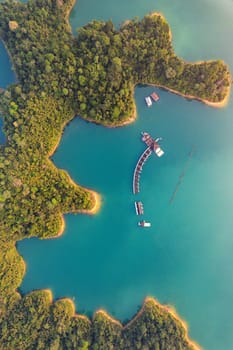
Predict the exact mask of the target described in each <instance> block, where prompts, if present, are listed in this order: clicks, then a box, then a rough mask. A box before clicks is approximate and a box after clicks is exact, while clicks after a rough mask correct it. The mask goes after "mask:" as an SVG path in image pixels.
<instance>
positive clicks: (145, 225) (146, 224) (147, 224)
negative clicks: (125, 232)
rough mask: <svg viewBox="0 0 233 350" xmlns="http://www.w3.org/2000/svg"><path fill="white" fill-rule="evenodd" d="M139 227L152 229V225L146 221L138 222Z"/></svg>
mask: <svg viewBox="0 0 233 350" xmlns="http://www.w3.org/2000/svg"><path fill="white" fill-rule="evenodd" d="M138 226H140V227H151V223H150V222H147V221H145V220H142V221H139V222H138Z"/></svg>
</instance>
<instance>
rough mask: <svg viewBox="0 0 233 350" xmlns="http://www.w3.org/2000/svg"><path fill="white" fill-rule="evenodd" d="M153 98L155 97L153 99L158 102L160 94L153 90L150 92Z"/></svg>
mask: <svg viewBox="0 0 233 350" xmlns="http://www.w3.org/2000/svg"><path fill="white" fill-rule="evenodd" d="M150 96H151V98H152V99H153V101H155V102H157V101H158V100H159V96H158V95H157V94H156V92H152V94H150Z"/></svg>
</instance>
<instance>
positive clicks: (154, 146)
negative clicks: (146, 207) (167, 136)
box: [133, 132, 164, 194]
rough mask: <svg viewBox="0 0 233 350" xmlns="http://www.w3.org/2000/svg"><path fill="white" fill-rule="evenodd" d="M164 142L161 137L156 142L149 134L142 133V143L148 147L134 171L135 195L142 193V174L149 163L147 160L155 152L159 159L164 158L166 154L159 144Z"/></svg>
mask: <svg viewBox="0 0 233 350" xmlns="http://www.w3.org/2000/svg"><path fill="white" fill-rule="evenodd" d="M160 140H162V138H161V137H158V138H157V139H156V140H154V139H153V138H152V137H151V136H150V135H149V134H148V133H147V132H142V141H143V142H145V144H146V145H147V148H146V150H145V151H144V152H143V153H142V155H141V156H140V158H139V160H138V162H137V164H136V167H135V169H134V174H133V193H134V194H136V193H139V192H140V174H141V172H142V168H143V165H144V164H145V162H146V161H147V159H148V158H149V157H150V155H151V154H152V152H153V151H154V152H155V154H156V155H157V156H158V157H162V155H163V154H164V151H163V150H162V149H161V148H160V146H159V144H158V142H159V141H160Z"/></svg>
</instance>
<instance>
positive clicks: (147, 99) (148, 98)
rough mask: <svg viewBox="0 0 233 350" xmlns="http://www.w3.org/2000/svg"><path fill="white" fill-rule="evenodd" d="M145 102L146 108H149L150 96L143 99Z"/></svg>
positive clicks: (150, 104) (150, 103)
mask: <svg viewBox="0 0 233 350" xmlns="http://www.w3.org/2000/svg"><path fill="white" fill-rule="evenodd" d="M145 101H146V104H147V107H151V106H152V101H151V98H150V96H147V97H145Z"/></svg>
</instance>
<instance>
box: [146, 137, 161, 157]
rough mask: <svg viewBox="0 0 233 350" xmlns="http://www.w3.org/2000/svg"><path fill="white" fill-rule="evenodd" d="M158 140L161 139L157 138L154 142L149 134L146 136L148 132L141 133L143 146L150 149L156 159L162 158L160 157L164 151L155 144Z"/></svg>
mask: <svg viewBox="0 0 233 350" xmlns="http://www.w3.org/2000/svg"><path fill="white" fill-rule="evenodd" d="M160 139H161V138H157V139H156V140H154V139H153V138H152V137H151V136H150V134H148V132H142V141H143V142H145V144H146V145H147V146H148V147H150V149H151V150H153V151H154V152H155V153H156V155H157V156H158V157H162V155H164V151H163V150H162V149H161V148H160V146H159V144H158V143H157V142H158V141H159V140H160Z"/></svg>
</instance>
